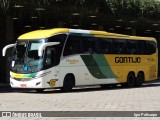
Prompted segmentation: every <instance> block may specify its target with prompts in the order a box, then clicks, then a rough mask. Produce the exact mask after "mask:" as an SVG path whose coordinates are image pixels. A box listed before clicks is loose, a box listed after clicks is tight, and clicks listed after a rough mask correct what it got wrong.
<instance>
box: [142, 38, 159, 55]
mask: <svg viewBox="0 0 160 120" xmlns="http://www.w3.org/2000/svg"><path fill="white" fill-rule="evenodd" d="M144 49H145V54H153V53H155V52H156V43H155V42H153V41H145V42H144Z"/></svg>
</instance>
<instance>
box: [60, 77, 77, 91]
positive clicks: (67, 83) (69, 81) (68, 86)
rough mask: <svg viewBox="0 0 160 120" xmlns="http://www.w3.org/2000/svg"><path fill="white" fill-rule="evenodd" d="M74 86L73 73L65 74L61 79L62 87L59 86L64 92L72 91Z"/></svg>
mask: <svg viewBox="0 0 160 120" xmlns="http://www.w3.org/2000/svg"><path fill="white" fill-rule="evenodd" d="M74 86H75V78H74V76H73V75H66V76H65V78H64V81H63V87H62V88H61V90H62V91H64V92H70V91H72V88H73V87H74Z"/></svg>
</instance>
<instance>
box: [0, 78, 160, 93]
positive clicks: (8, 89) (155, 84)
mask: <svg viewBox="0 0 160 120" xmlns="http://www.w3.org/2000/svg"><path fill="white" fill-rule="evenodd" d="M147 87H160V80H156V81H152V82H147V83H144V84H143V86H141V87H133V88H124V87H122V86H121V85H117V86H115V85H114V86H110V87H107V88H101V87H100V86H83V87H76V88H74V89H73V90H72V91H71V92H67V93H79V92H93V91H108V90H119V89H139V88H147ZM13 92H14V93H15V92H16V93H30V94H50V93H55V94H59V93H65V92H63V91H61V90H60V89H46V90H44V91H43V92H36V91H35V90H31V89H18V88H17V89H14V88H11V87H9V86H7V87H0V93H13Z"/></svg>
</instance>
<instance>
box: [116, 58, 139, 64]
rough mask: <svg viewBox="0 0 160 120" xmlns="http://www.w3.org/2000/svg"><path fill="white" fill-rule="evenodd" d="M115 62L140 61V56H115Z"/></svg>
mask: <svg viewBox="0 0 160 120" xmlns="http://www.w3.org/2000/svg"><path fill="white" fill-rule="evenodd" d="M115 63H141V58H140V57H115Z"/></svg>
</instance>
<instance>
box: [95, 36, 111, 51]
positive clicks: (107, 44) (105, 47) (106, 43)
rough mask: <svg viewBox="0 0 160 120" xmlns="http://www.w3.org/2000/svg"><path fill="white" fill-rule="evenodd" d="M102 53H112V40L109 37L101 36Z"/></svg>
mask: <svg viewBox="0 0 160 120" xmlns="http://www.w3.org/2000/svg"><path fill="white" fill-rule="evenodd" d="M98 41H99V47H100V51H99V53H100V54H111V53H112V40H111V39H107V38H99V39H98Z"/></svg>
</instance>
